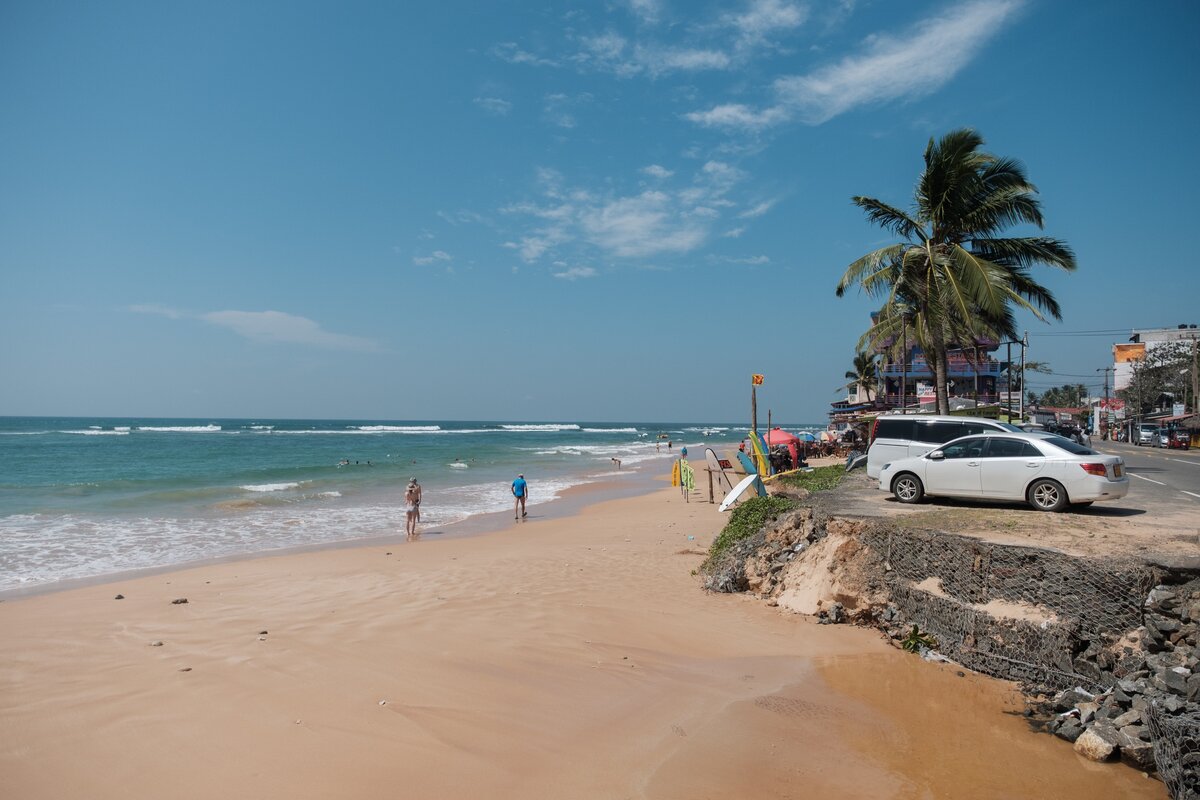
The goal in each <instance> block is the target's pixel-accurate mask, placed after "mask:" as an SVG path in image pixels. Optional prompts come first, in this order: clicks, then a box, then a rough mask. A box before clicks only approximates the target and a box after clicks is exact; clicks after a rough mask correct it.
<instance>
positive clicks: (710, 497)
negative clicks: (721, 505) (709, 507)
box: [704, 467, 717, 503]
mask: <svg viewBox="0 0 1200 800" xmlns="http://www.w3.org/2000/svg"><path fill="white" fill-rule="evenodd" d="M704 471H705V472H707V473H708V502H709V503H715V502H717V501H716V500H714V499H713V485H712V467H705V469H704Z"/></svg>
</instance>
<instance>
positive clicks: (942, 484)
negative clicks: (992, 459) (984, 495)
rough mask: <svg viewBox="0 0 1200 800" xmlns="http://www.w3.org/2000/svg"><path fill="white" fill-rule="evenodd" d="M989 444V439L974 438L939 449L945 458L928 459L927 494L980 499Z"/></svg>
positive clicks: (926, 473)
mask: <svg viewBox="0 0 1200 800" xmlns="http://www.w3.org/2000/svg"><path fill="white" fill-rule="evenodd" d="M986 444H987V438H986V437H984V436H972V437H969V438H966V439H959V440H958V441H956V442H952V443H951V444H948V445H944V446H943V447H940V448H938V449H937V450H935V451H934V452H935V453H937V452H940V453H941V454H942V458H929V457H928V456H927V457H926V462H927V465H926V467H925V491H926V492H928V493H929V494H932V495H946V496H955V497H978V496H979V495H980V492H981V491H982V486H983V483H982V481H983V479H982V477H981V475H980V471H979V467H980V465H981V464H982V463H983V451H984V446H985V445H986ZM930 455H933V453H930Z"/></svg>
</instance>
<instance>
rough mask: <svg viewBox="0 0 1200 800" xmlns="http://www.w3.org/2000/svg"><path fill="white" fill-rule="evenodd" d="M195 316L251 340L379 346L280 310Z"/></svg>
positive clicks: (334, 347) (352, 347) (342, 346)
mask: <svg viewBox="0 0 1200 800" xmlns="http://www.w3.org/2000/svg"><path fill="white" fill-rule="evenodd" d="M199 318H200V319H202V320H204V321H205V322H208V323H210V324H212V325H216V326H218V327H222V328H227V329H229V330H231V331H233V332H234V333H236V334H238V335H239V336H244V337H245V338H247V339H250V340H251V341H255V342H264V343H269V344H302V345H310V346H313V347H321V348H324V349H328V350H367V351H371V350H378V349H379V345H378V344H377V343H375V342H373V341H371V340H370V339H363V338H360V337H358V336H348V335H346V334H343V333H333V332H331V331H326V330H323V329H322V328H321V326H320V325H318V324H317V323H316V322H313V321H312V320H311V319H308V318H307V317H298V316H296V315H294V314H285V313H284V312H282V311H210V312H208V313H206V314H200V315H199Z"/></svg>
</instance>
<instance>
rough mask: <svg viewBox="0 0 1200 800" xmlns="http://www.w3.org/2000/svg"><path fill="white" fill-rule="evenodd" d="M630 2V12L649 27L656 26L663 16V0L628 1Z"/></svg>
mask: <svg viewBox="0 0 1200 800" xmlns="http://www.w3.org/2000/svg"><path fill="white" fill-rule="evenodd" d="M628 2H629V10H630V11H632V12H633V13H634V15H635V16H637V17H638V18H639V19H641V21H642V22H645V23H646V24H648V25H654V24H656V23H657V22H658V20H659V18H661V16H662V10H663V9H662V6H663V4H662V2H661V0H628Z"/></svg>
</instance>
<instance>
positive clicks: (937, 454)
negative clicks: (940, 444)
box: [929, 450, 946, 461]
mask: <svg viewBox="0 0 1200 800" xmlns="http://www.w3.org/2000/svg"><path fill="white" fill-rule="evenodd" d="M945 457H946V454H945V453H943V452H942V451H941V450H934V451H933V452H932V453H930V454H929V460H930V461H941V460H942V459H943V458H945Z"/></svg>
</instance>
